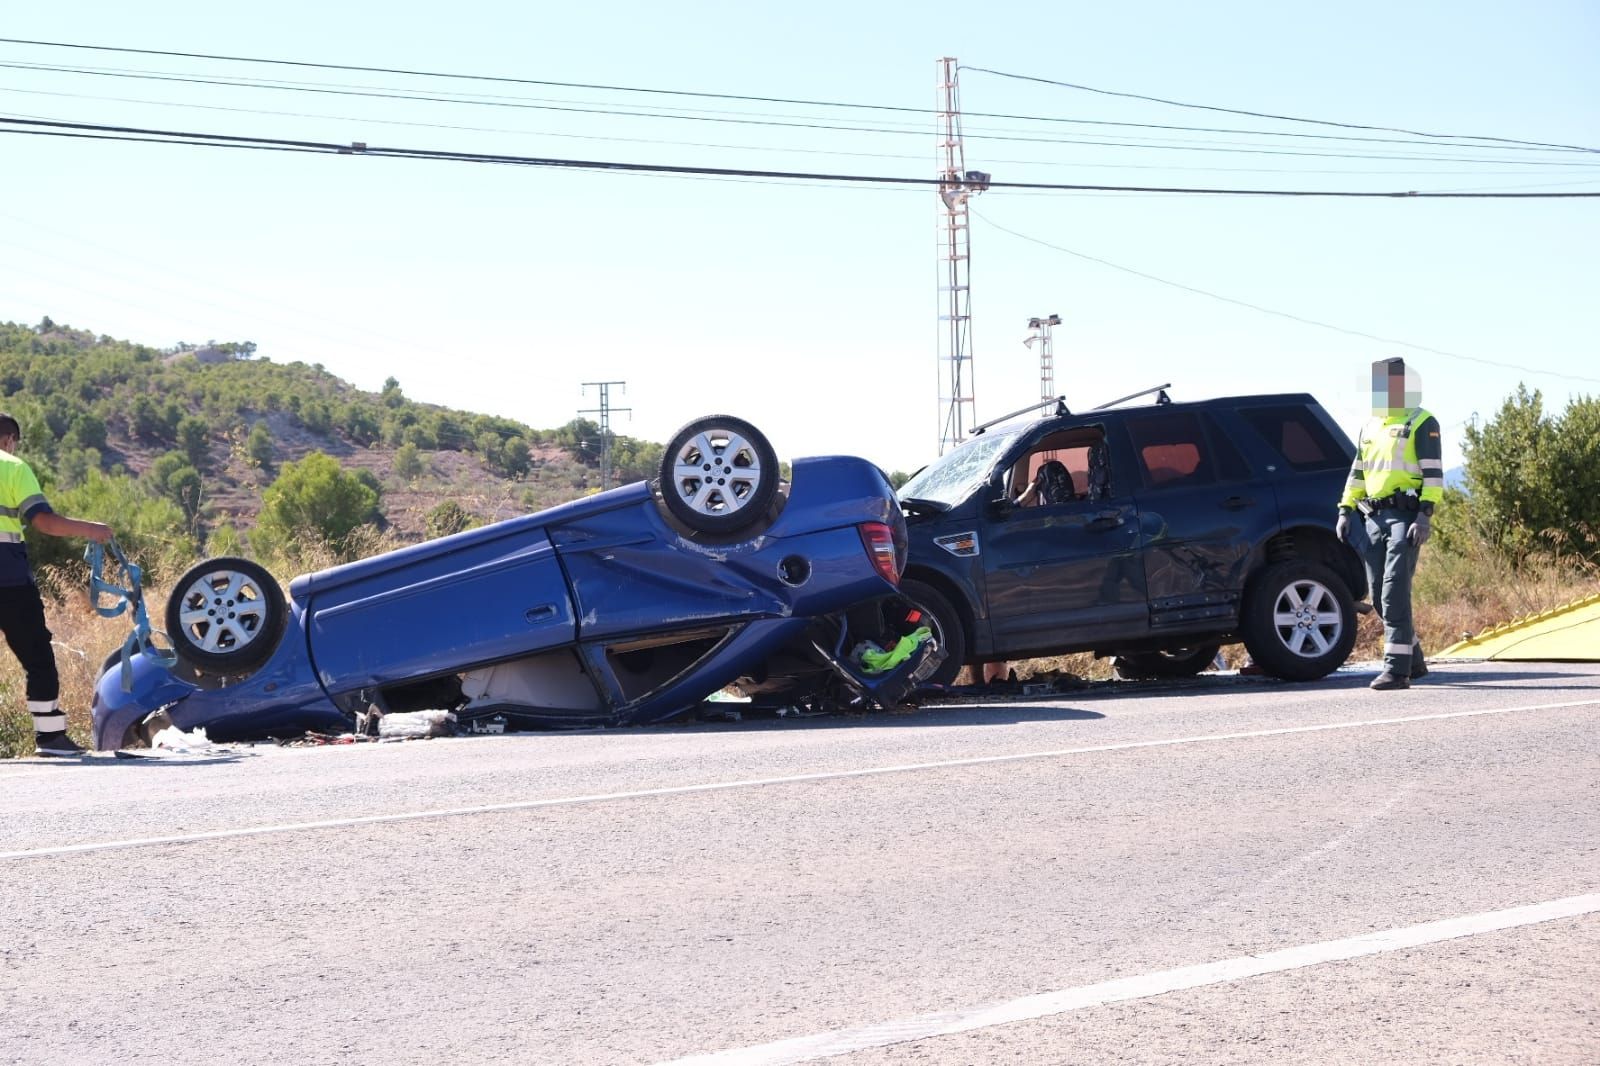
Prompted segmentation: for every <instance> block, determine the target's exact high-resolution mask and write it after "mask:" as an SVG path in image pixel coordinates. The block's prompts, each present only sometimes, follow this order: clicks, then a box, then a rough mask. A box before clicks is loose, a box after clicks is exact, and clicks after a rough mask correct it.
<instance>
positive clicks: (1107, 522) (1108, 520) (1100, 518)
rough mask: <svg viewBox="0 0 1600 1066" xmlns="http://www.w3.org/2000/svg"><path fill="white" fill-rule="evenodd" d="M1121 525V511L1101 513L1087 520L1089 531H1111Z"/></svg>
mask: <svg viewBox="0 0 1600 1066" xmlns="http://www.w3.org/2000/svg"><path fill="white" fill-rule="evenodd" d="M1120 525H1122V512H1121V511H1101V512H1100V513H1099V514H1097V515H1095V516H1094V517H1093V518H1091V519H1089V525H1088V528H1089V529H1111V528H1113V527H1115V526H1120Z"/></svg>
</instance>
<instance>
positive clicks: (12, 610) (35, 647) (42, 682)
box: [0, 585, 61, 703]
mask: <svg viewBox="0 0 1600 1066" xmlns="http://www.w3.org/2000/svg"><path fill="white" fill-rule="evenodd" d="M0 632H4V633H5V637H6V643H7V644H8V645H10V646H11V651H12V653H13V654H15V655H16V657H17V661H18V662H20V663H21V664H22V669H23V671H24V672H25V673H26V674H27V676H28V692H27V700H28V702H29V703H47V702H50V701H52V700H54V699H55V698H56V697H57V696H59V695H60V694H61V679H60V677H59V675H57V673H56V655H55V651H54V650H53V649H52V648H51V647H50V636H51V634H50V627H49V626H48V625H46V624H45V620H44V602H43V601H42V600H40V599H39V590H38V589H37V588H36V587H34V586H33V585H0Z"/></svg>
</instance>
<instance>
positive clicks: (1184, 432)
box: [1127, 411, 1216, 489]
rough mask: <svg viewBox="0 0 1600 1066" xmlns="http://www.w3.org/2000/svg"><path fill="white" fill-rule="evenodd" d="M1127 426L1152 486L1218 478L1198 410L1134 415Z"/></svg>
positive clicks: (1157, 487)
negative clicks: (1195, 412)
mask: <svg viewBox="0 0 1600 1066" xmlns="http://www.w3.org/2000/svg"><path fill="white" fill-rule="evenodd" d="M1127 426H1128V435H1129V436H1131V437H1132V438H1133V452H1134V455H1135V456H1136V457H1137V458H1138V460H1139V468H1140V470H1141V471H1142V472H1143V474H1144V482H1145V484H1146V485H1148V486H1149V487H1150V488H1153V489H1161V488H1175V487H1177V486H1180V485H1181V486H1185V487H1187V486H1191V485H1209V484H1210V483H1211V482H1213V481H1215V480H1216V472H1215V469H1214V468H1213V465H1212V462H1211V454H1210V453H1211V448H1210V444H1209V442H1208V441H1207V440H1206V435H1205V430H1204V429H1203V428H1202V427H1201V424H1200V419H1199V418H1198V417H1196V415H1195V414H1194V412H1192V411H1172V412H1160V413H1156V414H1142V415H1134V416H1132V417H1130V418H1129V419H1128V420H1127Z"/></svg>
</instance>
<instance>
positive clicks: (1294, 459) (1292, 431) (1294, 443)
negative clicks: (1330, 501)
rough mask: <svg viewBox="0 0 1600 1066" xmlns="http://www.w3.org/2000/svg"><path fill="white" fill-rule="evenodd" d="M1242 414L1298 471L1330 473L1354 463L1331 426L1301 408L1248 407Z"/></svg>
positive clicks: (1251, 426) (1289, 406) (1290, 406)
mask: <svg viewBox="0 0 1600 1066" xmlns="http://www.w3.org/2000/svg"><path fill="white" fill-rule="evenodd" d="M1239 413H1240V414H1241V415H1243V416H1244V420H1245V421H1246V422H1248V423H1249V424H1250V428H1251V429H1253V430H1255V431H1256V432H1257V433H1259V434H1261V436H1262V438H1263V439H1264V440H1266V442H1267V443H1268V444H1270V445H1271V446H1272V448H1273V449H1274V450H1275V451H1276V452H1277V453H1278V454H1279V455H1281V456H1283V459H1284V462H1286V463H1288V464H1289V465H1290V466H1291V467H1293V468H1294V469H1296V470H1327V469H1329V468H1331V467H1336V466H1340V467H1342V466H1345V465H1347V464H1348V463H1349V461H1350V460H1349V459H1348V458H1346V457H1345V454H1344V452H1343V450H1342V449H1340V447H1339V446H1338V444H1336V443H1335V442H1334V439H1333V436H1332V434H1330V433H1329V432H1328V430H1327V427H1325V426H1324V425H1323V424H1322V423H1321V422H1320V421H1319V420H1318V419H1317V417H1316V416H1315V415H1314V414H1312V413H1311V412H1310V411H1309V410H1307V409H1306V408H1305V407H1303V406H1301V405H1298V404H1294V405H1288V406H1283V407H1245V408H1242V409H1241V410H1240V411H1239Z"/></svg>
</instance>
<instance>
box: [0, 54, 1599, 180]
mask: <svg viewBox="0 0 1600 1066" xmlns="http://www.w3.org/2000/svg"><path fill="white" fill-rule="evenodd" d="M0 43H5V44H21V45H31V46H37V47H49V48H69V49H79V50H88V51H101V52H118V53H124V54H132V55H154V56H167V57H173V58H185V59H204V60H216V61H221V62H233V63H255V64H262V65H269V66H289V67H300V68H306V69H316V70H343V71H351V72H355V73H366V74H394V75H401V76H405V77H424V78H436V79H451V80H463V81H478V82H491V83H500V84H510V85H531V86H541V87H546V88H566V89H585V90H595V91H602V92H626V93H640V94H652V95H662V96H684V97H690V98H699V99H714V100H737V101H742V102H749V103H772V104H791V105H795V106H803V107H827V108H847V109H858V110H868V111H887V112H894V113H900V114H914V115H936V114H937V112H936V111H934V110H933V109H930V108H920V107H905V106H898V105H891V104H870V103H861V102H857V101H840V100H816V99H805V98H796V97H780V96H758V95H750V94H740V93H719V92H704V91H696V90H682V89H661V88H652V87H645V86H627V85H605V84H598V83H592V82H563V81H551V80H543V79H535V78H515V77H506V76H500V75H487V74H461V73H450V72H444V71H431V70H410V69H405V68H395V67H373V66H360V65H356V64H347V63H313V62H307V61H302V60H291V59H273V58H265V57H251V56H233V55H221V54H214V53H204V52H177V51H166V50H159V49H147V48H124V47H115V46H109V45H87V44H72V43H67V42H60V41H35V40H23V39H18V38H9V37H0ZM0 66H11V67H20V68H23V69H35V70H49V71H57V72H61V73H77V74H100V75H106V76H114V77H144V78H156V79H158V80H160V79H161V78H162V77H163V75H162V74H161V72H150V71H128V70H123V71H115V70H106V69H100V70H94V69H83V68H72V67H61V66H56V65H50V64H33V63H21V64H0ZM966 69H971V70H974V71H979V72H982V73H990V74H998V75H999V76H1001V77H1014V78H1025V77H1026V76H1025V75H1017V74H1005V73H1003V72H999V71H992V70H988V69H987V68H983V67H970V68H966ZM165 78H166V79H167V80H196V81H198V82H199V83H200V84H219V83H218V82H211V81H206V80H202V79H184V78H182V77H181V76H178V75H166V76H165ZM1028 80H1035V81H1045V80H1046V79H1028ZM220 84H235V85H245V86H253V87H256V88H283V89H292V88H295V86H294V85H293V84H285V83H278V84H273V83H260V82H257V83H251V82H249V81H247V80H244V79H228V80H227V81H223V82H220ZM1049 84H1054V85H1060V86H1064V87H1068V88H1082V89H1088V87H1087V86H1077V85H1073V84H1072V83H1069V82H1049ZM305 91H309V90H305ZM1088 91H1092V92H1104V93H1106V94H1107V95H1120V96H1135V94H1131V93H1111V92H1109V91H1108V90H1098V89H1088ZM402 98H407V97H402ZM415 98H416V99H435V98H432V97H426V96H422V97H415ZM1136 98H1137V99H1146V100H1156V101H1158V102H1162V103H1173V101H1161V100H1158V98H1156V97H1136ZM457 102H462V103H472V102H478V103H487V102H488V101H457ZM1178 106H1188V107H1200V106H1201V105H1184V104H1180V105H1178ZM1206 110H1216V111H1224V112H1229V113H1234V114H1241V115H1250V116H1255V117H1262V118H1273V119H1281V118H1284V116H1276V115H1266V114H1260V113H1257V112H1250V111H1229V109H1227V108H1206ZM603 113H609V112H603ZM966 115H967V116H968V117H973V118H998V119H1005V120H1009V121H1019V122H1051V123H1069V124H1074V125H1095V126H1117V127H1128V128H1137V129H1158V130H1182V131H1188V132H1199V133H1230V134H1247V135H1257V136H1271V137H1297V138H1313V139H1323V140H1343V141H1369V142H1374V143H1392V144H1405V143H1408V142H1406V141H1401V140H1396V139H1393V138H1382V137H1361V136H1340V135H1332V134H1312V133H1293V132H1288V131H1276V130H1247V129H1231V128H1215V127H1197V126H1173V125H1162V124H1155V123H1145V122H1117V121H1109V120H1103V119H1082V118H1067V117H1063V116H1051V115H1027V114H1010V113H1003V112H982V111H969V112H966ZM674 117H684V116H674ZM1291 121H1304V122H1316V121H1317V120H1313V119H1292V120H1291ZM1322 124H1324V125H1329V126H1339V127H1343V128H1349V129H1370V130H1374V131H1382V132H1391V133H1405V134H1407V135H1409V136H1412V137H1423V138H1429V139H1433V140H1437V139H1452V140H1488V141H1493V142H1496V143H1497V144H1499V145H1505V146H1508V147H1507V148H1506V150H1508V151H1579V152H1592V151H1600V149H1592V148H1583V147H1579V146H1574V145H1552V144H1544V143H1542V142H1537V141H1520V140H1515V139H1512V138H1505V137H1473V136H1470V135H1466V134H1433V133H1415V132H1413V131H1409V130H1400V129H1392V128H1390V127H1385V126H1354V125H1349V124H1345V123H1332V122H1330V123H1322ZM885 132H887V131H885ZM1509 146H1523V147H1509ZM1446 147H1459V148H1472V147H1487V146H1475V145H1448V146H1446Z"/></svg>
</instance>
